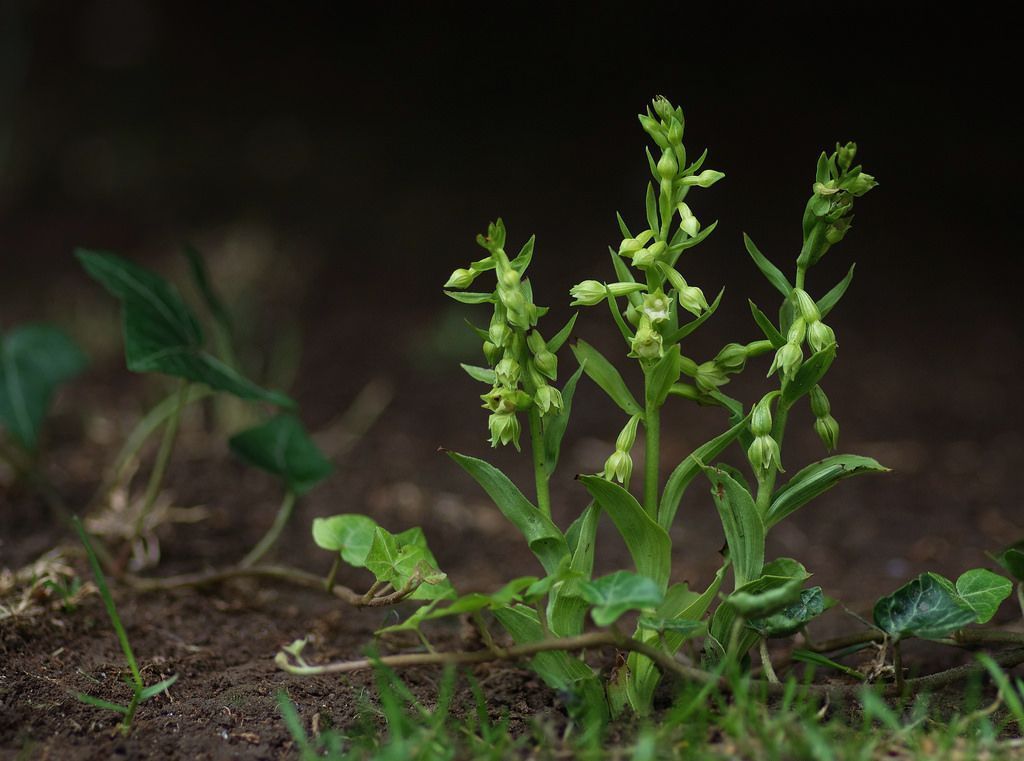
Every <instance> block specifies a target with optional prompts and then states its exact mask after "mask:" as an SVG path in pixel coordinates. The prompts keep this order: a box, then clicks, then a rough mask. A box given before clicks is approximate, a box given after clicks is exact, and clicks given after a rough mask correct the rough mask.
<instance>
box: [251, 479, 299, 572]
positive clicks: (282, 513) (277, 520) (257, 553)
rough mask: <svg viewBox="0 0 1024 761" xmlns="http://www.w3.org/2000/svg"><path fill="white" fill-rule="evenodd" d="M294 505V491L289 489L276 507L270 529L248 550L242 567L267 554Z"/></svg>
mask: <svg viewBox="0 0 1024 761" xmlns="http://www.w3.org/2000/svg"><path fill="white" fill-rule="evenodd" d="M294 507H295V492H294V491H292V490H291V489H289V490H288V491H287V492H285V495H284V499H282V500H281V506H280V507H278V508H277V515H276V516H275V517H274V522H273V524H271V526H270V529H269V530H268V531H267V533H266V534H264V535H263V538H262V539H260V541H259V542H258V543H257V544H256V546H255V547H253V548H252V549H251V550H249V554H247V555H246V556H245V557H244V558H242V562H241V563H239V565H240V566H241V567H242V568H250V567H252V566H254V565H256V563H257V562H259V560H260V559H261V558H262V557H263V556H264V555H266V554H267V551H268V550H269V549H270V548H271V547H273V546H274V542H276V541H277V539H278V537H280V536H281V532H282V531H284V527H285V526H286V525H287V523H288V519H289V518H290V517H291V515H292V509H293V508H294Z"/></svg>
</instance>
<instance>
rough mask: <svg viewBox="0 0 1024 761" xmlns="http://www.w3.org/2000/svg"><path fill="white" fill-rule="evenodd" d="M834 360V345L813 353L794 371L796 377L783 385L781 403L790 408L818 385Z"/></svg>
mask: <svg viewBox="0 0 1024 761" xmlns="http://www.w3.org/2000/svg"><path fill="white" fill-rule="evenodd" d="M835 358H836V345H835V344H832V345H831V346H826V347H825V348H824V349H822V350H821V351H819V352H815V353H814V354H812V355H811V356H810V358H809V359H808V360H807V361H806V362H804V363H803V364H802V365H800V369H799V370H797V371H796V377H794V378H793V380H791V381H789V382H788V383H786V384H785V386H784V387H783V389H782V403H783V404H785V405H786V406H787V407H792V406H793V404H795V403H796V400H797V399H799V398H800V397H802V396H803V395H804V394H806V393H807V392H808V391H810V390H811V389H812V388H814V387H815V386H816V385H818V381H820V380H821V379H822V378H823V377H824V376H825V373H827V372H828V369H829V368H830V367H831V366H832V362H833V361H834V360H835Z"/></svg>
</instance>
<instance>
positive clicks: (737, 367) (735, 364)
mask: <svg viewBox="0 0 1024 761" xmlns="http://www.w3.org/2000/svg"><path fill="white" fill-rule="evenodd" d="M715 364H716V365H718V367H719V368H721V370H722V372H725V373H728V374H730V375H734V374H735V373H738V372H742V371H743V368H744V367H746V364H747V347H746V346H744V345H743V344H737V343H731V344H726V345H725V346H723V347H722V350H721V351H720V352H718V354H717V355H716V356H715Z"/></svg>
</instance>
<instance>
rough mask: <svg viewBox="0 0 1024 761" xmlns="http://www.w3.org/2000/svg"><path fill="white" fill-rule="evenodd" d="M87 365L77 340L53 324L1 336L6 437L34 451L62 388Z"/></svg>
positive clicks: (0, 406)
mask: <svg viewBox="0 0 1024 761" xmlns="http://www.w3.org/2000/svg"><path fill="white" fill-rule="evenodd" d="M85 365H86V358H85V355H84V354H83V353H82V351H81V350H80V349H79V348H78V346H77V345H76V344H75V343H74V341H72V340H71V339H70V338H68V337H67V336H66V335H64V334H63V333H62V332H60V331H59V330H57V329H56V328H53V327H50V326H49V325H23V326H22V327H19V328H15V329H14V330H12V331H11V332H10V333H8V334H7V335H6V336H3V337H0V424H2V425H3V427H4V429H5V430H6V431H7V433H8V434H10V436H11V437H12V438H13V439H14V440H15V441H17V442H18V443H19V444H21V445H22V446H23V447H25V449H28V450H34V449H35V448H36V446H37V445H38V443H39V430H40V428H41V427H42V424H43V420H44V419H45V418H46V413H47V412H48V411H49V409H50V402H51V401H52V400H53V395H54V393H55V392H56V390H57V387H58V386H60V385H61V384H62V383H65V382H67V381H69V380H71V379H72V378H74V377H75V376H76V375H78V374H79V373H80V372H82V370H83V369H84V368H85Z"/></svg>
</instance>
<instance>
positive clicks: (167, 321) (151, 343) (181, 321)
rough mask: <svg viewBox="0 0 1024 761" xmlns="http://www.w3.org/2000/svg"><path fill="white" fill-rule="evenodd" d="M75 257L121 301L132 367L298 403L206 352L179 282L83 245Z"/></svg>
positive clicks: (255, 398)
mask: <svg viewBox="0 0 1024 761" xmlns="http://www.w3.org/2000/svg"><path fill="white" fill-rule="evenodd" d="M75 255H76V256H77V257H78V259H79V261H80V262H81V263H82V266H83V267H85V270H86V272H88V273H89V274H90V275H91V276H92V277H93V278H94V279H96V280H97V281H98V282H99V283H100V284H101V285H102V286H103V287H104V288H106V290H107V291H108V292H109V293H110V294H111V295H113V296H115V297H116V298H118V299H119V300H120V301H121V317H122V323H123V328H124V348H125V362H126V364H127V366H128V369H129V370H131V371H132V372H137V373H163V374H165V375H172V376H175V377H178V378H185V379H186V380H190V381H194V382H196V383H205V384H206V385H207V386H209V387H210V388H213V389H216V390H218V391H224V392H226V393H229V394H233V395H234V396H237V397H239V398H240V399H248V400H251V401H262V402H267V403H269V404H274V405H277V406H279V407H289V408H293V407H295V402H294V401H292V400H291V399H290V398H288V397H287V396H285V395H284V394H281V393H279V392H276V391H268V390H266V389H264V388H261V387H259V386H257V385H256V384H255V383H253V382H252V381H250V380H248V379H247V378H244V377H242V376H241V375H239V373H238V372H237V371H235V370H234V369H232V368H231V367H230V366H228V365H226V364H225V363H224V362H222V361H220V360H219V359H217V358H216V357H214V356H213V355H211V354H209V353H207V352H205V351H203V350H202V343H203V334H202V331H201V330H200V328H199V324H198V322H197V321H196V319H195V317H194V316H193V315H192V313H191V312H190V311H189V309H188V307H186V306H185V303H184V302H183V301H182V300H181V296H179V295H178V291H177V290H176V289H175V288H174V286H172V285H171V284H170V283H168V282H167V281H166V280H164V279H163V278H162V277H160V276H159V275H157V274H155V273H153V272H150V271H149V270H147V269H144V268H143V267H139V266H138V265H136V264H133V263H132V262H129V261H127V260H126V259H122V258H121V257H118V256H114V255H113V254H104V253H97V252H93V251H84V250H82V249H79V250H77V251H76V252H75Z"/></svg>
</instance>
